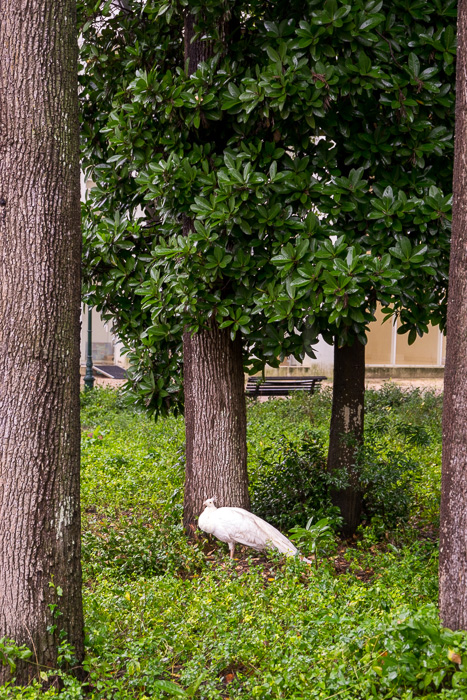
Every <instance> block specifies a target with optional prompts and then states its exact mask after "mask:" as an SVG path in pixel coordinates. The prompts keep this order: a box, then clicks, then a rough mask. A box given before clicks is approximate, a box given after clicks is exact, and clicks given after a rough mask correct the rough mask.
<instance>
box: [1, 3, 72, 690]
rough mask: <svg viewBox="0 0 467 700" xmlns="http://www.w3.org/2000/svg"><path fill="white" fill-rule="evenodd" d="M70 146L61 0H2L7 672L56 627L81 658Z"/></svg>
mask: <svg viewBox="0 0 467 700" xmlns="http://www.w3.org/2000/svg"><path fill="white" fill-rule="evenodd" d="M78 153H79V151H78V100H77V36H76V17H75V2H74V0H47V2H43V1H39V0H27V2H26V0H2V2H1V4H0V241H1V243H0V245H1V249H0V250H1V255H0V289H1V293H0V319H1V321H0V637H3V636H7V637H9V638H12V639H14V640H15V641H16V642H17V643H20V644H26V645H27V646H28V647H29V648H30V649H31V650H32V651H33V656H32V658H31V661H32V664H29V663H23V664H18V667H17V670H16V673H15V676H16V679H17V682H18V683H21V684H23V683H27V682H28V681H29V680H30V679H31V678H32V677H37V676H38V672H39V670H41V668H44V667H54V666H55V665H56V661H57V646H58V644H59V641H60V633H61V632H64V634H65V636H66V640H67V641H68V642H69V643H70V644H72V645H73V646H74V648H75V654H76V659H77V662H78V663H79V662H80V661H81V660H82V658H83V613H82V601H81V568H80V509H79V443H80V430H79V320H80V249H81V236H80V201H79V198H80V195H79V159H78V158H79V156H78ZM50 606H57V607H56V608H55V611H56V613H55V614H54V612H53V610H51V607H50ZM58 613H60V614H58ZM8 674H9V672H8V669H7V667H5V666H0V683H2V682H5V681H6V680H7V679H8Z"/></svg>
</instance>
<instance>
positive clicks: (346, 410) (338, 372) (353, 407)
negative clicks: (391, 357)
mask: <svg viewBox="0 0 467 700" xmlns="http://www.w3.org/2000/svg"><path fill="white" fill-rule="evenodd" d="M364 399H365V346H364V345H362V343H359V342H358V340H355V342H354V344H353V345H352V346H348V345H346V346H344V347H342V348H339V347H338V346H337V344H336V345H335V347H334V383H333V394H332V414H331V432H330V436H329V452H328V470H329V471H337V470H341V469H344V470H346V471H347V474H348V479H349V482H350V483H349V486H348V487H347V488H345V489H342V490H336V491H335V492H334V493H333V494H332V500H333V503H334V505H336V506H338V508H340V511H341V514H342V517H343V519H344V525H343V531H344V534H345V535H347V536H349V535H352V534H353V533H354V532H355V530H356V529H357V527H358V525H359V523H360V515H361V510H362V494H361V491H360V487H359V481H358V474H357V470H356V468H355V460H356V457H357V452H358V450H359V449H360V447H361V446H362V444H363V420H364Z"/></svg>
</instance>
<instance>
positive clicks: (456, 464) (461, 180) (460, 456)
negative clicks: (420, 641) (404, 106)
mask: <svg viewBox="0 0 467 700" xmlns="http://www.w3.org/2000/svg"><path fill="white" fill-rule="evenodd" d="M457 21H458V25H457V45H458V49H457V79H456V136H455V152H454V182H453V190H454V199H453V220H452V239H451V259H450V267H449V297H448V319H447V347H446V350H447V352H446V368H445V375H444V411H443V470H442V488H441V531H440V549H439V605H440V614H441V620H442V623H443V625H445V626H446V627H450V628H451V629H455V630H457V629H463V630H465V629H467V428H466V426H467V0H460V2H459V4H458V20H457Z"/></svg>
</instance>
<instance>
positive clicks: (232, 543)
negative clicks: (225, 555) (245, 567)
mask: <svg viewBox="0 0 467 700" xmlns="http://www.w3.org/2000/svg"><path fill="white" fill-rule="evenodd" d="M229 551H230V558H231V559H233V558H234V554H235V542H229Z"/></svg>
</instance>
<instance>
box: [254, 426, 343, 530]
mask: <svg viewBox="0 0 467 700" xmlns="http://www.w3.org/2000/svg"><path fill="white" fill-rule="evenodd" d="M336 484H337V481H336V477H335V475H330V474H328V472H327V471H326V457H325V451H324V446H323V444H322V442H321V440H320V438H319V437H318V436H316V435H312V434H309V435H308V437H307V438H306V439H304V440H303V441H302V442H301V444H299V445H297V444H296V443H295V442H291V441H290V440H288V439H287V438H286V437H283V438H281V439H280V440H279V443H278V445H277V447H276V450H273V449H271V450H270V451H267V450H265V451H264V453H263V457H262V459H261V461H260V463H259V464H258V466H257V473H256V479H255V481H254V482H253V483H252V485H251V509H252V511H253V512H254V513H255V514H256V515H259V516H260V517H261V518H264V519H265V520H267V521H268V522H270V523H272V524H273V525H275V526H276V527H278V528H279V529H282V530H284V531H287V530H290V528H292V527H294V526H301V527H304V526H305V524H306V522H307V520H308V519H309V518H310V517H311V516H312V515H313V514H316V515H318V514H319V515H322V514H325V513H327V512H328V511H329V509H330V508H331V507H332V506H331V500H330V487H331V486H332V485H336Z"/></svg>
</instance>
